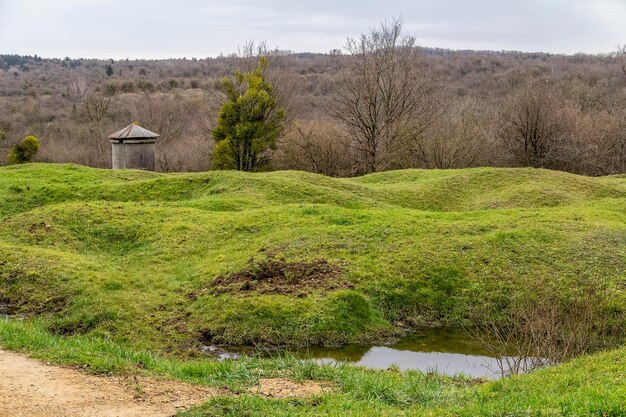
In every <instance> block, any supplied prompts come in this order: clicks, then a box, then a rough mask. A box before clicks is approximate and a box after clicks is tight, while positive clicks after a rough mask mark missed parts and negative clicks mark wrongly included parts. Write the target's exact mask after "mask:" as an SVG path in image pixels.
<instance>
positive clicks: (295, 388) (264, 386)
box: [250, 378, 335, 398]
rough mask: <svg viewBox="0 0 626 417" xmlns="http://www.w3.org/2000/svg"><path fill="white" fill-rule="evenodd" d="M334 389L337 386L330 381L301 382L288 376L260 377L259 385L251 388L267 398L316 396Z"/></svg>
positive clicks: (253, 392)
mask: <svg viewBox="0 0 626 417" xmlns="http://www.w3.org/2000/svg"><path fill="white" fill-rule="evenodd" d="M333 391H335V387H334V386H333V385H332V384H330V383H322V382H318V381H304V382H302V383H299V382H295V381H292V380H290V379H286V378H268V379H260V380H259V385H257V386H256V387H253V388H252V389H250V392H251V393H252V394H257V395H261V396H263V397H267V398H289V397H297V398H306V397H316V396H319V395H322V394H325V393H329V392H333Z"/></svg>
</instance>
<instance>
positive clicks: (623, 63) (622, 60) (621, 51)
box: [613, 45, 626, 77]
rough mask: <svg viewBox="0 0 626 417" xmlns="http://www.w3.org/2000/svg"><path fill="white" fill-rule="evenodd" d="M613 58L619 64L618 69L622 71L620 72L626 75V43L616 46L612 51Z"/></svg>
mask: <svg viewBox="0 0 626 417" xmlns="http://www.w3.org/2000/svg"><path fill="white" fill-rule="evenodd" d="M613 56H614V58H615V62H617V65H618V66H619V69H620V70H621V71H622V74H624V76H625V77H626V45H621V46H618V47H617V49H616V50H615V52H614V53H613Z"/></svg>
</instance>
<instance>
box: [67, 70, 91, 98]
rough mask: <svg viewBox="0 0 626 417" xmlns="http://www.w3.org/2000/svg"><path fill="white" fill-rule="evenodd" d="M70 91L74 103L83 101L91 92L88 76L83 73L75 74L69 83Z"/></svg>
mask: <svg viewBox="0 0 626 417" xmlns="http://www.w3.org/2000/svg"><path fill="white" fill-rule="evenodd" d="M69 93H70V96H71V97H72V98H73V100H74V103H75V104H76V103H83V102H84V101H85V100H87V98H88V97H89V95H90V94H91V89H90V88H89V84H88V83H87V78H86V77H85V76H84V75H82V74H74V75H73V77H72V78H71V81H70V84H69Z"/></svg>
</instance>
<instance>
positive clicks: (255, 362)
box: [0, 164, 626, 416]
mask: <svg viewBox="0 0 626 417" xmlns="http://www.w3.org/2000/svg"><path fill="white" fill-rule="evenodd" d="M282 258H284V259H285V262H287V263H300V264H302V265H305V266H306V265H309V266H306V268H309V269H314V266H311V265H315V264H316V260H319V259H324V260H326V261H327V262H328V264H329V265H331V267H332V268H335V270H337V271H339V273H338V276H332V277H329V278H328V279H327V280H326V281H325V280H322V281H321V282H318V283H315V284H307V285H309V287H308V288H298V284H297V283H296V284H293V286H294V287H295V288H293V289H292V290H293V291H291V290H290V291H285V292H282V293H262V292H259V291H255V290H247V291H243V290H242V291H239V292H238V291H233V292H226V293H215V292H213V291H212V290H211V284H212V282H213V281H214V280H215V278H216V277H218V276H220V275H225V274H231V273H236V272H239V271H242V270H255V268H259V265H262V263H263V262H264V261H266V260H268V259H282ZM251 259H252V260H253V262H250V260H251ZM306 268H305V269H306ZM296 278H297V277H292V276H290V275H288V276H287V277H286V278H285V279H286V280H287V281H288V282H292V281H290V280H293V279H296ZM598 282H600V283H602V292H601V295H600V296H599V297H596V298H593V302H594V303H597V310H596V312H602V315H601V316H598V317H603V319H606V320H605V321H606V322H605V323H603V325H607V326H610V327H611V328H613V329H614V331H615V332H616V334H618V335H621V336H623V335H624V333H625V332H626V329H624V326H625V323H626V319H625V317H626V316H625V315H626V294H625V289H626V177H624V176H614V177H606V178H587V177H581V176H576V175H572V174H565V173H560V172H551V171H546V170H536V169H495V168H483V169H471V170H446V171H421V170H409V171H397V172H386V173H379V174H373V175H368V176H365V177H361V178H355V179H332V178H327V177H324V176H320V175H314V174H308V173H302V172H273V173H261V174H246V173H237V172H207V173H194V174H158V173H150V172H140V171H108V170H97V169H90V168H85V167H80V166H76V165H47V164H29V165H24V166H11V167H2V168H0V304H2V305H8V306H9V308H10V310H11V312H12V313H13V314H22V315H25V316H26V318H25V319H24V320H23V321H4V320H0V346H3V347H4V348H8V349H14V350H23V351H28V352H31V353H33V354H34V355H35V356H38V357H42V358H46V359H48V360H51V361H54V362H58V363H64V364H69V365H75V366H80V367H82V368H84V369H86V370H88V371H91V372H95V373H107V372H115V373H146V374H150V375H154V376H158V377H163V378H175V379H180V380H185V381H189V382H193V383H198V384H204V385H210V386H220V387H227V388H229V389H231V390H232V391H233V392H234V393H243V394H244V395H240V396H229V397H224V398H216V399H214V400H211V401H209V402H208V403H207V404H205V405H203V406H201V407H198V408H196V409H194V410H191V411H189V412H188V413H186V414H185V415H186V416H222V415H230V416H265V415H277V416H317V415H337V416H357V415H381V416H383V415H385V416H387V415H388V416H395V415H406V416H412V415H416V416H445V415H454V416H553V415H554V416H557V415H558V416H579V415H584V416H621V415H626V410H625V407H626V405H625V404H626V402H624V401H623V398H626V391H625V390H626V375H625V372H626V364H625V362H624V358H625V357H626V351H625V350H624V349H621V350H614V351H612V352H607V353H600V354H597V355H594V356H589V357H583V358H580V359H577V360H575V361H573V362H571V363H566V364H564V365H561V366H558V367H554V368H550V369H546V370H542V371H540V372H537V373H533V374H530V375H526V376H521V377H516V378H511V379H506V380H503V381H499V382H492V383H487V384H476V383H473V382H471V381H468V380H465V379H463V378H444V377H440V376H436V375H423V374H420V373H417V372H405V373H397V372H375V371H367V370H363V369H358V368H352V367H347V366H340V367H328V366H326V367H323V366H317V365H314V364H310V363H303V362H300V361H298V360H296V359H294V358H291V357H288V356H287V357H284V358H274V359H255V358H244V359H241V360H238V361H227V362H215V361H212V360H208V359H194V356H195V357H197V356H198V350H197V348H198V346H199V345H200V344H209V343H230V344H261V345H263V344H272V345H302V344H306V345H323V344H329V345H331V344H338V343H349V342H374V341H379V340H381V339H385V338H387V337H389V336H391V335H394V334H396V333H398V332H399V331H400V330H401V329H402V328H406V327H414V328H417V327H423V326H427V327H435V326H464V325H468V324H475V323H477V322H478V323H480V322H494V321H496V322H497V321H500V320H506V317H507V314H508V311H509V310H508V309H509V308H510V306H511V303H512V300H519V299H533V297H536V296H537V292H538V291H543V292H547V293H549V294H550V295H551V297H553V298H552V300H554V301H558V302H560V303H562V304H563V305H568V304H569V303H576V302H581V301H582V302H591V301H590V299H588V298H587V297H589V294H588V293H587V292H586V290H587V289H588V288H589V285H591V284H590V283H598ZM334 284H338V285H334ZM301 290H302V291H301ZM272 376H287V377H290V378H294V379H296V380H303V379H316V380H325V381H331V382H333V383H334V384H336V386H337V387H338V390H337V392H335V393H333V394H329V395H326V396H323V397H321V398H313V399H306V400H281V401H278V400H268V399H262V398H259V397H254V396H249V395H245V393H246V392H247V389H248V388H249V387H250V386H252V385H254V384H255V383H256V382H257V381H258V379H259V378H261V377H272Z"/></svg>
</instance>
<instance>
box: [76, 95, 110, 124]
mask: <svg viewBox="0 0 626 417" xmlns="http://www.w3.org/2000/svg"><path fill="white" fill-rule="evenodd" d="M110 107H111V100H110V99H109V98H108V97H104V96H102V95H100V94H93V95H90V96H89V97H87V98H86V99H85V100H84V101H83V104H82V107H81V109H80V114H81V116H82V117H83V118H84V119H85V120H87V121H88V122H101V121H102V120H103V119H104V118H106V117H108V116H109V110H110Z"/></svg>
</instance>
